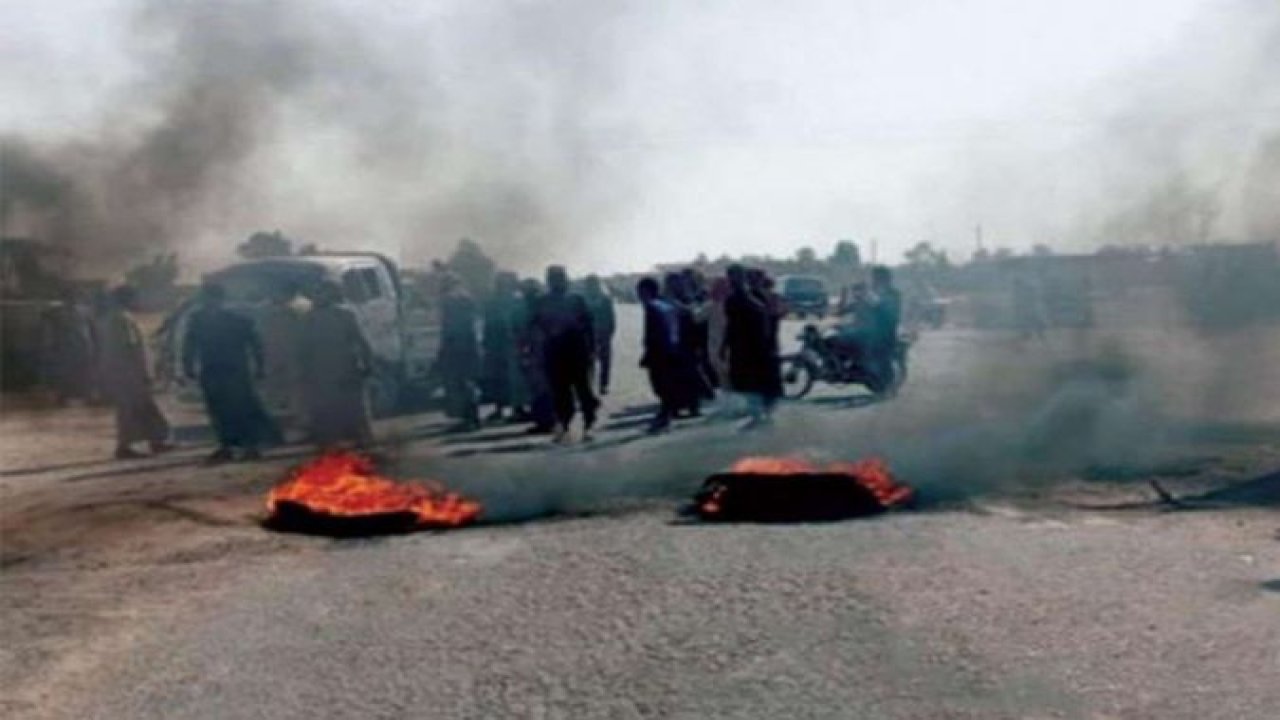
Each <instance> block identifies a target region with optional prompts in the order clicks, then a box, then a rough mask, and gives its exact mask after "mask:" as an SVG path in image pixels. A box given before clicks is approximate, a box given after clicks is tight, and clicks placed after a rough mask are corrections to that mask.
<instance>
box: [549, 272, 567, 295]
mask: <svg viewBox="0 0 1280 720" xmlns="http://www.w3.org/2000/svg"><path fill="white" fill-rule="evenodd" d="M547 291H548V292H550V293H551V294H552V295H564V294H565V293H567V292H569V273H567V272H565V269H564V266H563V265H552V266H550V267H548V268H547Z"/></svg>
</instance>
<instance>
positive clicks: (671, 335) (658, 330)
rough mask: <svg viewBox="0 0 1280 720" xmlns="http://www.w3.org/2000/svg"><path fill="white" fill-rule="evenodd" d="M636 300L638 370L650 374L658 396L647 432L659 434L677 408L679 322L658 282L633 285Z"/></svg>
mask: <svg viewBox="0 0 1280 720" xmlns="http://www.w3.org/2000/svg"><path fill="white" fill-rule="evenodd" d="M636 297H638V298H639V299H640V305H641V307H642V308H643V309H644V341H643V342H644V352H643V354H642V355H641V356H640V367H642V368H644V369H646V370H648V371H649V386H650V387H652V388H653V394H654V395H657V396H658V414H657V415H655V416H654V417H653V420H652V421H650V422H649V432H650V433H660V432H663V431H665V430H666V429H667V428H669V427H670V426H671V418H672V417H674V416H675V414H676V411H677V410H678V409H679V406H680V396H681V393H680V387H679V385H680V382H679V378H678V365H679V362H680V321H679V318H678V317H677V316H676V310H675V308H674V307H672V306H671V304H670V303H668V302H667V301H666V300H664V299H662V297H661V296H660V292H659V289H658V281H657V280H654V279H653V278H650V277H647V278H644V279H642V280H641V281H640V283H639V284H638V285H636Z"/></svg>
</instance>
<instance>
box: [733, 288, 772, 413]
mask: <svg viewBox="0 0 1280 720" xmlns="http://www.w3.org/2000/svg"><path fill="white" fill-rule="evenodd" d="M728 277H729V297H728V298H727V299H726V300H725V340H724V345H723V348H722V352H723V353H725V356H726V360H727V362H728V365H729V383H730V385H731V386H732V387H733V389H734V390H736V391H738V392H740V393H743V394H745V395H747V397H748V399H749V400H750V404H751V414H752V423H751V424H753V425H754V424H759V423H762V422H765V421H767V420H768V419H769V416H770V414H771V413H772V410H773V406H774V404H775V403H776V402H777V399H778V397H779V396H781V394H782V376H781V368H780V366H779V359H778V344H777V335H776V332H775V330H774V323H775V320H774V317H773V315H772V313H771V312H770V309H769V305H768V303H767V300H766V298H764V297H762V296H761V295H759V294H758V293H757V292H756V291H755V289H754V288H752V287H751V286H750V284H749V283H748V280H747V273H746V270H745V269H744V268H743V267H742V266H741V265H731V266H730V267H729V269H728Z"/></svg>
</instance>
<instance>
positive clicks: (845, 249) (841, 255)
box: [827, 240, 862, 270]
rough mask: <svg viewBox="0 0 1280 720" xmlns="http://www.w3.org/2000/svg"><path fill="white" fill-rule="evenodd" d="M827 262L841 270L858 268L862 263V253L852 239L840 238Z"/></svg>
mask: <svg viewBox="0 0 1280 720" xmlns="http://www.w3.org/2000/svg"><path fill="white" fill-rule="evenodd" d="M827 262H829V263H830V264H832V265H834V266H836V267H838V268H840V269H841V270H857V269H858V268H859V267H860V266H861V265H862V253H861V252H860V251H859V250H858V246H857V245H856V244H854V242H853V241H852V240H840V241H839V242H837V243H836V246H835V249H833V250H832V251H831V257H829V258H827Z"/></svg>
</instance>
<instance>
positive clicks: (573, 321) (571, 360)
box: [533, 265, 600, 442]
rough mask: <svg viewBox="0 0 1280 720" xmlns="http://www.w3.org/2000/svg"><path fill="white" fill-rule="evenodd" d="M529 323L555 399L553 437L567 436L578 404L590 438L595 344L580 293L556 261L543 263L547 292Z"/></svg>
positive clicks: (594, 405) (586, 437)
mask: <svg viewBox="0 0 1280 720" xmlns="http://www.w3.org/2000/svg"><path fill="white" fill-rule="evenodd" d="M533 324H534V325H535V326H536V328H537V331H538V332H539V333H540V336H541V338H542V342H543V356H544V362H545V364H546V372H547V379H548V380H549V381H550V384H551V399H552V402H553V403H554V405H555V413H556V431H555V440H556V442H564V441H565V440H566V439H567V438H568V434H569V423H571V422H572V421H573V415H574V412H575V409H577V408H580V409H581V410H582V421H583V426H582V427H583V430H582V432H583V439H584V440H589V439H590V433H591V428H592V426H594V425H595V422H596V409H597V408H598V407H599V405H600V402H599V401H598V400H596V396H595V394H594V393H592V392H591V355H592V352H593V351H594V349H595V335H594V333H593V332H592V327H591V310H590V309H589V308H588V307H587V302H586V300H583V299H582V296H581V295H577V294H575V293H571V292H569V276H568V274H566V273H565V270H564V268H563V267H561V266H559V265H552V266H551V267H549V268H547V293H546V294H545V295H543V296H542V297H541V298H539V299H538V304H537V306H536V308H535V310H534V315H533ZM575 406H576V407H575Z"/></svg>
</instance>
